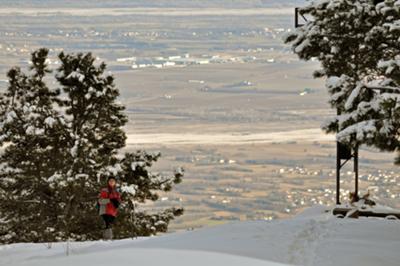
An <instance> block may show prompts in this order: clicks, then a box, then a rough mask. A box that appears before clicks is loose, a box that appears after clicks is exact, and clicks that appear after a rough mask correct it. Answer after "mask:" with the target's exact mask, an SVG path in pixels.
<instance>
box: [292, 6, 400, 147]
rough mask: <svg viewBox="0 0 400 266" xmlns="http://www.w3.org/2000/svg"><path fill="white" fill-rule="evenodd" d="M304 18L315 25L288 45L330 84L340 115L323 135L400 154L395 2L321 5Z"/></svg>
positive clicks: (399, 31)
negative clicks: (317, 64)
mask: <svg viewBox="0 0 400 266" xmlns="http://www.w3.org/2000/svg"><path fill="white" fill-rule="evenodd" d="M301 13H302V14H304V15H306V16H309V17H311V18H312V19H311V20H309V21H308V22H307V23H306V24H305V25H304V26H302V27H300V28H299V29H297V30H296V31H294V32H293V33H290V34H288V35H287V36H286V37H285V42H286V43H290V44H291V45H292V48H293V51H294V52H295V53H296V54H297V55H298V56H299V57H300V58H301V59H303V60H310V59H311V58H317V59H318V60H319V61H320V62H321V66H322V69H321V70H317V71H316V72H315V73H314V76H315V77H326V78H327V80H326V87H327V89H328V91H329V93H330V95H331V98H330V104H331V105H332V107H333V108H335V109H336V110H337V116H335V117H333V118H332V119H330V120H329V121H327V123H326V124H325V125H323V129H324V130H325V131H326V132H328V133H338V134H337V139H338V141H340V142H342V143H348V144H349V145H350V146H352V147H355V146H358V145H362V144H367V145H370V146H374V147H377V148H380V149H381V150H386V151H395V150H399V148H400V145H399V144H400V142H399V137H400V136H399V133H400V124H399V123H398V122H397V119H396V117H397V116H399V115H400V114H399V113H398V110H397V105H398V103H399V95H398V94H399V92H400V90H399V89H397V86H398V83H397V81H398V79H397V80H396V77H395V76H396V75H397V74H396V67H394V66H393V62H397V61H396V60H397V59H398V57H399V55H400V45H399V43H398V40H399V37H400V27H398V21H399V19H400V6H399V5H398V4H396V1H394V0H386V1H372V0H355V1H349V0H324V1H322V0H320V1H312V2H311V3H309V5H308V6H306V7H304V8H302V9H301ZM389 62H391V63H389ZM389 84H390V86H389Z"/></svg>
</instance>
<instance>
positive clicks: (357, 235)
mask: <svg viewBox="0 0 400 266" xmlns="http://www.w3.org/2000/svg"><path fill="white" fill-rule="evenodd" d="M71 247H72V248H71V255H70V256H68V257H66V256H65V243H60V244H55V245H53V247H52V249H47V248H46V246H45V245H44V244H16V245H7V246H0V265H13V266H14V265H15V266H18V265H41V266H50V265H57V266H64V265H96V266H99V265H110V264H116V265H121V266H124V265H139V264H140V265H156V264H159V263H161V264H162V265H163V266H169V265H174V266H179V265H196V266H197V265H230V266H231V265H246V266H247V265H266V266H269V265H282V264H275V263H273V262H271V261H274V262H278V263H283V264H285V265H362V266H368V265H380V266H383V265H393V266H394V265H396V266H398V265H400V221H392V220H383V219H373V218H368V219H367V218H364V219H358V220H356V219H338V218H335V217H333V216H332V215H331V214H330V213H325V208H324V207H315V208H312V209H310V210H308V211H306V212H305V213H303V214H302V215H299V216H297V217H295V218H293V219H288V220H277V221H268V222H267V221H252V222H236V223H231V224H226V225H222V226H218V227H212V228H204V229H200V230H195V231H190V232H182V233H176V234H170V235H164V236H161V237H153V238H147V239H145V238H141V239H136V240H130V239H125V240H120V241H112V242H103V241H97V242H85V243H72V244H71Z"/></svg>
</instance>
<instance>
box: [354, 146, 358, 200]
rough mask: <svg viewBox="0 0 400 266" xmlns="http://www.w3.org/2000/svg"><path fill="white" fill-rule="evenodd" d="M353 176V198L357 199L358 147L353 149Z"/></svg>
mask: <svg viewBox="0 0 400 266" xmlns="http://www.w3.org/2000/svg"><path fill="white" fill-rule="evenodd" d="M354 175H355V180H354V182H355V190H354V194H355V197H356V198H357V199H358V145H356V146H355V147H354Z"/></svg>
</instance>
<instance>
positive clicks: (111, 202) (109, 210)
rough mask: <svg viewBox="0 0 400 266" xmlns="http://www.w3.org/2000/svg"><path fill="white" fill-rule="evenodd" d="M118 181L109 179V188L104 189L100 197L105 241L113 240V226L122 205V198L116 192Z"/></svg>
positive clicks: (100, 213) (100, 212)
mask: <svg viewBox="0 0 400 266" xmlns="http://www.w3.org/2000/svg"><path fill="white" fill-rule="evenodd" d="M116 184H117V180H116V179H115V177H109V178H108V180H107V187H106V188H102V189H101V191H100V195H99V200H98V203H99V215H100V216H101V217H102V218H103V220H104V223H105V226H106V228H105V230H104V239H112V238H113V233H112V224H113V223H114V220H115V217H116V216H117V214H118V207H119V205H120V203H121V196H120V194H119V192H118V191H117V190H116Z"/></svg>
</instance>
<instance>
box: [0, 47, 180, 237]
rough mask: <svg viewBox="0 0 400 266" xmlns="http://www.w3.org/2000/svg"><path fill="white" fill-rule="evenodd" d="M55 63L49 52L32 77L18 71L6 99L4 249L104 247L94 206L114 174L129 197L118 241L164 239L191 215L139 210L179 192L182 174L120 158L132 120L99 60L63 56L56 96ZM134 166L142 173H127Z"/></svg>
mask: <svg viewBox="0 0 400 266" xmlns="http://www.w3.org/2000/svg"><path fill="white" fill-rule="evenodd" d="M47 55H48V51H47V50H46V49H40V50H38V51H36V52H34V53H33V54H32V66H31V73H30V74H29V75H26V74H24V73H23V72H22V71H21V70H20V69H19V68H13V69H11V70H10V71H9V73H8V77H9V87H8V89H7V92H6V93H5V94H4V95H2V97H1V101H0V125H1V127H0V130H1V131H0V140H1V145H2V146H6V147H5V151H4V152H3V153H2V154H1V157H0V159H1V165H0V166H1V168H0V170H1V171H0V201H1V202H2V204H0V213H1V217H0V242H4V243H12V242H26V241H31V242H42V241H59V240H66V239H75V240H87V239H99V238H100V237H101V230H100V229H101V226H102V224H101V219H100V218H99V217H98V214H97V210H96V208H95V205H96V200H97V196H98V193H99V190H100V188H101V187H102V185H103V184H104V183H105V181H106V179H107V177H108V176H110V175H113V176H116V177H117V178H119V179H120V180H121V182H122V187H121V189H122V192H123V193H122V196H123V204H122V206H121V208H120V209H121V217H120V218H119V223H118V226H119V228H120V229H119V233H117V234H116V237H120V238H122V237H131V236H139V235H151V234H156V233H157V232H165V231H166V230H167V227H168V223H169V222H170V221H171V220H172V219H173V218H174V217H176V216H178V215H181V214H182V209H180V208H178V209H175V208H171V209H166V210H163V211H161V212H160V213H155V214H151V215H149V214H146V212H143V211H138V210H136V209H135V210H133V209H132V208H131V207H132V206H136V202H137V203H141V202H145V201H146V200H153V201H154V200H157V194H156V191H169V190H171V189H172V187H173V185H175V184H178V183H179V182H180V181H181V177H182V172H179V173H175V174H174V175H172V176H161V175H157V174H152V173H150V172H149V171H148V169H147V168H146V167H150V166H151V165H152V163H153V162H155V161H156V160H157V159H158V158H159V155H151V154H147V153H146V152H144V151H140V152H139V151H138V152H137V153H136V155H134V154H133V153H130V154H126V155H122V154H121V149H122V148H123V147H124V146H125V139H126V135H125V132H124V131H123V126H124V125H125V124H126V122H127V117H126V116H125V114H124V106H123V105H122V104H120V103H118V101H117V98H118V96H119V91H118V89H117V88H116V87H115V85H114V79H113V77H112V76H111V75H108V74H105V70H106V65H105V64H104V63H101V64H100V65H99V66H96V65H95V58H94V57H93V56H92V55H91V54H90V53H88V54H71V55H68V54H64V53H60V55H59V59H60V61H61V66H60V67H59V68H58V69H57V72H56V75H55V78H56V81H57V82H58V84H59V85H60V86H61V90H60V89H49V88H48V87H47V86H46V83H45V82H44V77H45V75H46V74H48V73H50V72H51V71H50V70H49V68H48V66H47V64H46V62H47ZM133 164H138V165H142V168H141V169H142V170H140V171H139V167H138V168H137V169H136V168H135V169H132V167H131V168H129V167H127V165H130V166H132V165H133ZM133 187H134V188H135V193H133V194H132V188H133ZM133 214H135V220H132V219H131V218H132V215H133Z"/></svg>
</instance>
